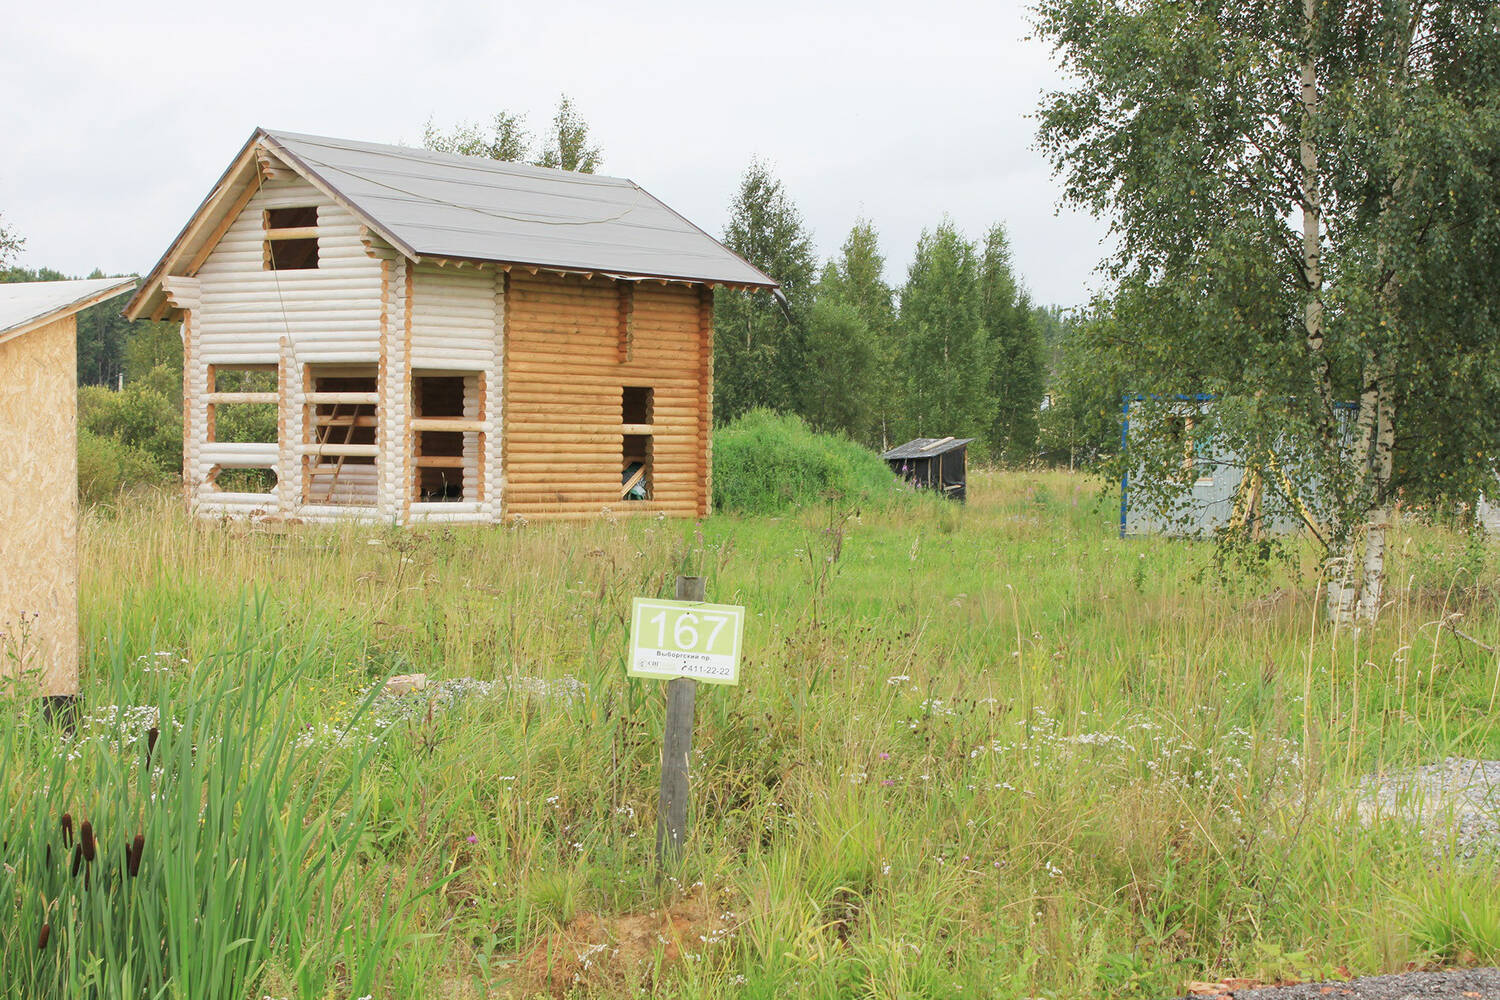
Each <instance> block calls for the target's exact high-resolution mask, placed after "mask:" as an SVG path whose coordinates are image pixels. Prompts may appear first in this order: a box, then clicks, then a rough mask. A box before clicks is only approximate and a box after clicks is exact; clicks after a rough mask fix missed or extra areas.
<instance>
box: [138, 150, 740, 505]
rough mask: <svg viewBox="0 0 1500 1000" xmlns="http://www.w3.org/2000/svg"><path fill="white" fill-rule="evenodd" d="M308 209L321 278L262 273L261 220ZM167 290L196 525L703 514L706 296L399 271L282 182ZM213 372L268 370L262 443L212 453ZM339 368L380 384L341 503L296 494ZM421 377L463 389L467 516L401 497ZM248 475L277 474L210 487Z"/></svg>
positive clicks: (494, 272) (332, 211)
mask: <svg viewBox="0 0 1500 1000" xmlns="http://www.w3.org/2000/svg"><path fill="white" fill-rule="evenodd" d="M308 205H316V206H317V210H318V240H319V266H318V267H317V268H315V269H307V270H287V269H283V270H279V271H272V270H267V269H266V268H265V266H264V253H265V248H264V225H263V213H264V212H265V210H266V209H269V208H292V207H305V206H308ZM164 286H165V287H166V288H167V289H168V292H169V295H170V297H171V301H172V303H173V305H174V306H175V307H176V308H178V309H180V310H181V311H182V315H183V340H184V351H185V355H186V362H185V366H184V415H183V418H184V425H185V426H184V434H185V436H184V469H183V472H184V479H185V483H186V488H187V491H188V496H189V500H190V503H191V504H192V506H193V507H194V509H196V510H198V511H199V512H201V513H204V514H208V515H212V516H218V515H234V516H249V515H258V514H269V515H273V516H283V517H296V518H301V519H305V520H325V519H334V518H343V517H356V518H366V519H378V520H381V521H385V522H387V523H389V522H391V521H397V522H401V523H411V522H414V521H423V520H443V521H484V522H489V521H497V520H500V519H502V518H504V517H508V516H522V517H526V518H548V517H588V516H598V514H599V513H600V512H601V511H602V510H604V509H605V508H609V509H610V510H612V511H616V512H621V513H624V512H652V513H656V512H661V513H667V514H672V515H678V516H701V515H703V514H706V513H707V512H708V506H709V495H710V481H709V469H708V451H709V435H710V429H711V425H712V420H711V406H712V384H713V372H712V368H711V363H712V325H713V320H712V295H711V293H709V292H707V291H706V290H703V289H700V288H698V287H696V286H683V285H663V284H660V283H637V284H628V283H622V282H617V281H614V280H611V279H607V278H594V279H587V278H582V277H565V276H560V275H548V274H545V273H542V274H532V273H530V272H528V271H525V270H521V269H515V270H513V271H512V272H509V273H507V272H506V271H505V270H503V269H502V268H500V267H497V266H495V265H479V266H474V265H467V266H462V267H460V266H457V265H456V264H449V265H448V266H446V267H444V266H439V265H438V264H436V263H433V262H429V261H423V262H419V263H413V262H411V261H409V260H407V259H406V258H404V257H402V256H401V255H400V254H398V253H396V252H394V251H393V250H391V248H390V247H387V246H385V245H384V244H383V243H381V242H380V241H379V240H378V239H374V238H373V237H371V236H370V234H369V233H367V232H365V231H364V230H363V229H362V227H361V226H360V224H359V222H358V220H356V219H355V218H354V217H353V216H352V215H350V214H349V213H348V212H347V211H345V210H344V209H343V208H342V207H340V206H338V205H337V204H336V203H334V202H333V201H332V200H331V199H329V198H327V197H326V196H324V195H323V194H322V193H321V192H319V191H318V190H317V189H315V188H314V187H313V186H312V185H310V184H308V183H307V182H306V181H304V180H302V179H301V178H300V177H298V176H297V175H296V174H295V173H293V172H292V171H290V170H286V169H279V170H277V171H275V176H274V179H267V180H264V181H262V182H261V187H260V188H259V189H258V190H257V191H256V193H255V194H253V195H252V196H251V197H250V198H249V199H248V200H247V201H246V202H245V203H244V205H243V207H242V208H241V209H240V210H239V213H238V215H237V216H236V217H235V218H234V220H233V221H232V222H231V223H230V224H229V225H228V226H227V227H226V228H225V230H224V233H223V236H222V238H221V239H220V241H219V242H218V244H217V245H216V246H215V247H214V249H213V250H212V251H211V252H209V253H208V254H207V256H206V257H205V258H204V259H203V262H202V264H201V266H200V267H199V269H198V270H197V271H196V272H195V273H194V274H192V275H187V276H177V277H169V278H167V279H166V280H165V281H164ZM216 365H217V366H221V367H222V366H236V365H275V366H277V371H278V380H277V386H278V389H277V393H276V399H277V401H278V403H279V413H280V419H279V427H278V441H277V442H276V443H274V444H271V443H263V444H229V443H220V442H215V441H213V440H212V424H213V419H212V402H211V397H210V396H209V384H210V375H209V373H210V371H211V368H212V366H216ZM349 366H361V367H364V366H372V367H373V370H374V371H376V372H377V373H378V387H379V393H378V395H379V401H378V406H377V416H376V420H377V423H376V428H377V430H376V435H375V443H376V447H377V448H378V451H377V453H376V454H375V464H374V465H362V466H353V465H351V464H349V463H346V464H345V465H344V467H343V470H344V471H341V473H340V478H339V481H338V483H339V487H340V489H339V490H338V491H336V493H337V495H331V496H324V495H323V494H322V493H317V494H311V493H305V490H304V475H303V460H304V456H305V454H306V453H307V452H309V451H310V450H312V448H313V440H314V432H313V429H312V428H311V426H310V425H309V418H308V415H309V413H310V412H312V411H313V410H314V406H312V405H310V404H309V400H308V396H307V394H308V392H309V391H311V390H312V386H311V384H310V382H309V376H310V374H311V372H315V371H323V372H326V373H332V372H335V371H350V370H352V369H351V368H350V367H349ZM420 375H463V376H465V378H466V382H467V385H468V386H469V392H468V395H467V398H466V401H465V408H464V420H465V423H466V425H467V429H465V430H464V431H463V435H464V446H463V455H462V478H463V498H462V500H461V501H457V502H453V501H445V502H437V501H430V502H422V501H421V499H420V497H413V495H412V493H413V483H414V482H416V480H417V475H416V473H417V465H416V459H417V456H416V455H414V454H413V446H414V434H413V431H412V425H411V421H412V418H413V416H414V405H413V397H412V379H413V378H414V377H416V376H420ZM625 386H649V387H650V388H651V389H652V390H653V400H654V405H653V411H654V412H653V421H652V426H651V428H650V431H651V434H650V437H651V442H652V444H651V455H652V461H651V465H652V468H651V486H652V496H651V499H650V500H647V501H623V500H622V499H621V482H620V480H621V468H622V450H623V447H624V433H625V431H624V429H623V428H622V419H621V391H622V389H623V387H625ZM638 430H639V429H637V432H638ZM325 461H327V459H326V458H325ZM262 466H265V467H270V468H274V469H275V471H276V473H277V485H276V487H275V489H273V490H271V491H270V492H267V493H247V494H243V493H228V492H225V491H223V490H220V489H217V488H216V487H215V485H214V484H213V481H212V480H213V477H214V475H215V472H216V470H219V469H225V468H254V467H262ZM345 473H347V477H348V479H349V482H347V483H346V482H345V481H344V478H345ZM339 501H343V502H342V503H340V502H339Z"/></svg>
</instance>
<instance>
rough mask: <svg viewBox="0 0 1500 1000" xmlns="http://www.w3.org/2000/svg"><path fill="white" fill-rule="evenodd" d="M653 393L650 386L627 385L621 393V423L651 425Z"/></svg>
mask: <svg viewBox="0 0 1500 1000" xmlns="http://www.w3.org/2000/svg"><path fill="white" fill-rule="evenodd" d="M652 395H653V393H652V391H651V387H650V386H649V385H627V386H625V388H624V389H622V390H621V392H620V423H622V424H649V423H651V416H652V414H651V403H652Z"/></svg>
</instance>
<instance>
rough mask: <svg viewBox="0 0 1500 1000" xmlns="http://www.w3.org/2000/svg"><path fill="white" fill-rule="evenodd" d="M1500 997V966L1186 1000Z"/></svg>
mask: <svg viewBox="0 0 1500 1000" xmlns="http://www.w3.org/2000/svg"><path fill="white" fill-rule="evenodd" d="M1215 997H1217V998H1220V1000H1328V998H1330V997H1332V998H1335V1000H1500V969H1448V970H1445V971H1443V972H1403V973H1401V974H1399V975H1394V976H1366V977H1364V978H1362V979H1350V980H1346V981H1338V980H1335V981H1333V982H1327V983H1298V984H1297V985H1296V986H1271V987H1256V988H1253V989H1235V990H1229V991H1227V992H1224V993H1197V994H1194V995H1193V996H1191V997H1184V998H1182V1000H1212V998H1215Z"/></svg>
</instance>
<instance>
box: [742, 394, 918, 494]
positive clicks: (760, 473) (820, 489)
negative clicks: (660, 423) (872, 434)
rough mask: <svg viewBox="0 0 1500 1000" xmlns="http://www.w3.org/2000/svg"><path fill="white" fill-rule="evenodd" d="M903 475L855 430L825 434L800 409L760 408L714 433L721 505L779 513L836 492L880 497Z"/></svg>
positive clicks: (895, 486) (893, 489) (892, 490)
mask: <svg viewBox="0 0 1500 1000" xmlns="http://www.w3.org/2000/svg"><path fill="white" fill-rule="evenodd" d="M899 489H900V487H899V483H898V482H897V480H896V478H895V476H893V475H892V474H891V470H890V468H889V467H888V466H887V465H886V464H885V462H884V461H882V460H881V458H880V456H878V455H876V454H875V453H873V452H871V451H869V450H868V449H866V448H863V447H861V446H860V445H858V444H855V443H854V442H853V441H850V440H849V439H848V438H845V437H839V436H837V435H832V434H818V433H816V432H815V431H813V430H812V429H811V428H810V427H808V426H807V424H806V423H804V422H803V421H802V418H801V417H797V416H794V415H791V414H782V413H773V412H771V411H770V410H753V411H751V412H750V413H747V414H745V415H744V416H742V417H740V418H739V419H738V420H735V421H734V422H733V423H731V424H729V425H728V426H727V427H723V428H721V429H720V430H718V431H716V432H715V433H714V508H715V509H716V510H719V511H724V512H726V513H734V514H780V513H782V512H784V511H786V510H789V509H791V508H792V507H794V506H804V505H807V504H815V503H820V502H823V501H826V500H828V499H830V498H837V499H839V500H841V501H842V502H845V503H849V504H856V505H858V504H865V505H868V504H872V503H875V504H879V503H885V502H888V501H889V500H891V499H892V498H894V497H895V496H896V495H897V494H898V491H899Z"/></svg>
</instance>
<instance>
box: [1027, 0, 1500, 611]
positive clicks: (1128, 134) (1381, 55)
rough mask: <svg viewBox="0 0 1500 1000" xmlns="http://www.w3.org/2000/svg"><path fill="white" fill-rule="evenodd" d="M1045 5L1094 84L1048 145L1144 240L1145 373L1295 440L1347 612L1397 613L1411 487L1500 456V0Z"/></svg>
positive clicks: (1281, 453)
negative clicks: (1390, 584)
mask: <svg viewBox="0 0 1500 1000" xmlns="http://www.w3.org/2000/svg"><path fill="white" fill-rule="evenodd" d="M1034 15H1035V25H1036V28H1037V31H1038V34H1039V35H1040V36H1041V37H1042V38H1043V39H1045V40H1046V41H1049V42H1050V43H1051V44H1052V45H1053V46H1054V50H1055V53H1056V55H1057V57H1058V59H1059V60H1060V62H1061V63H1062V64H1063V66H1064V68H1065V69H1066V70H1067V71H1068V72H1069V74H1070V75H1071V76H1072V77H1073V78H1074V79H1075V80H1076V81H1077V84H1076V86H1075V87H1073V88H1072V89H1070V90H1064V91H1059V92H1056V93H1052V94H1049V95H1047V97H1046V98H1045V100H1044V102H1043V104H1042V107H1041V111H1040V118H1041V127H1040V133H1039V134H1040V139H1041V145H1042V147H1043V149H1044V150H1045V151H1046V152H1047V153H1048V154H1049V156H1050V157H1051V159H1052V162H1053V165H1054V168H1055V169H1056V170H1057V171H1058V172H1059V173H1060V174H1061V176H1062V177H1063V179H1064V181H1065V185H1066V187H1065V191H1066V195H1065V197H1066V198H1067V199H1068V200H1070V201H1071V202H1074V203H1076V204H1078V205H1081V206H1084V207H1086V208H1089V209H1092V210H1094V211H1095V212H1097V213H1100V214H1104V215H1107V216H1108V217H1109V218H1110V219H1111V221H1112V224H1113V228H1114V231H1115V233H1116V234H1117V236H1118V247H1119V249H1118V252H1117V254H1116V255H1115V256H1114V258H1113V259H1112V261H1111V262H1110V264H1109V269H1110V272H1111V274H1112V276H1113V278H1114V279H1115V280H1116V282H1117V300H1118V302H1117V304H1121V303H1123V304H1125V306H1126V308H1125V311H1126V312H1127V313H1129V314H1131V315H1134V316H1135V317H1137V318H1138V320H1139V321H1140V323H1141V324H1142V328H1141V329H1137V330H1136V331H1134V335H1129V334H1127V335H1125V336H1122V337H1121V338H1120V339H1119V340H1118V341H1117V346H1118V349H1119V350H1121V351H1122V352H1124V353H1125V354H1127V355H1128V356H1129V359H1130V364H1129V366H1128V367H1129V368H1130V369H1131V370H1132V371H1136V372H1140V373H1144V374H1143V377H1144V378H1145V379H1147V381H1146V382H1143V383H1142V384H1140V385H1137V386H1135V387H1134V388H1135V390H1136V391H1138V392H1143V393H1148V394H1169V393H1179V392H1212V393H1214V394H1216V396H1217V397H1218V399H1219V402H1217V403H1216V404H1215V407H1214V408H1215V411H1216V419H1217V420H1218V421H1219V422H1220V424H1221V430H1222V432H1223V433H1224V434H1225V435H1226V437H1227V438H1230V439H1233V440H1234V441H1235V442H1236V443H1237V445H1238V446H1240V447H1243V448H1244V449H1245V452H1244V453H1243V457H1244V459H1245V460H1246V461H1247V462H1248V463H1251V464H1254V463H1257V462H1266V463H1270V462H1275V461H1277V460H1278V459H1280V461H1281V463H1282V467H1283V468H1285V467H1286V463H1287V461H1288V460H1289V459H1293V458H1294V459H1295V461H1296V463H1297V468H1298V474H1297V476H1295V477H1285V479H1286V482H1285V485H1284V487H1283V488H1284V489H1286V490H1287V491H1288V492H1290V493H1292V494H1294V495H1293V496H1291V497H1289V498H1288V500H1289V501H1290V502H1291V503H1292V506H1293V507H1294V508H1295V509H1297V510H1298V511H1299V512H1301V513H1302V514H1303V516H1304V518H1305V520H1306V522H1307V525H1308V527H1309V529H1310V530H1311V531H1312V533H1313V535H1314V537H1316V538H1317V539H1318V540H1319V541H1320V542H1321V543H1322V545H1323V546H1324V548H1325V551H1326V556H1327V558H1326V563H1325V566H1326V572H1327V575H1328V581H1329V585H1328V594H1329V609H1330V612H1331V613H1332V614H1333V615H1334V616H1335V618H1336V619H1338V620H1340V621H1343V620H1348V619H1351V618H1360V619H1366V620H1368V619H1373V618H1374V617H1375V616H1376V615H1377V614H1378V612H1379V610H1380V607H1381V605H1382V602H1383V600H1384V597H1383V584H1384V577H1385V549H1386V536H1387V532H1388V529H1389V525H1390V522H1391V517H1392V514H1393V510H1394V508H1395V505H1396V503H1397V501H1398V499H1399V500H1402V501H1405V502H1407V503H1411V504H1420V503H1427V504H1449V503H1454V502H1458V501H1471V500H1473V499H1474V497H1475V495H1476V494H1477V492H1478V490H1479V489H1480V488H1481V487H1482V486H1483V484H1484V483H1485V482H1487V481H1488V482H1493V479H1494V474H1495V461H1496V456H1497V454H1500V416H1497V415H1496V413H1495V411H1496V407H1495V405H1494V400H1495V399H1496V398H1500V283H1497V282H1496V281H1495V280H1494V277H1493V276H1494V275H1495V274H1497V273H1500V154H1497V149H1500V9H1497V7H1496V5H1495V4H1493V3H1492V2H1489V0H1442V2H1438V0H1273V2H1269V3H1264V2H1252V0H1042V2H1041V3H1039V5H1038V6H1037V7H1036V8H1035V11H1034ZM1131 302H1133V303H1134V305H1133V306H1132V305H1130V303H1131ZM1150 430H1151V428H1150V427H1149V425H1148V426H1139V425H1137V424H1136V423H1135V422H1134V421H1133V423H1132V438H1133V439H1134V438H1135V435H1136V434H1137V433H1143V432H1144V433H1149V432H1150ZM1147 450H1148V451H1149V449H1147ZM1166 460H1167V461H1170V458H1168V459H1166ZM1165 478H1168V479H1170V478H1171V477H1165Z"/></svg>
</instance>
